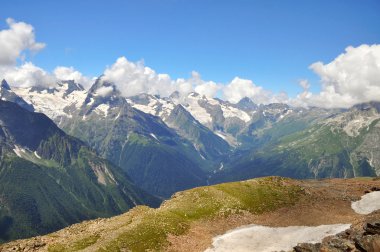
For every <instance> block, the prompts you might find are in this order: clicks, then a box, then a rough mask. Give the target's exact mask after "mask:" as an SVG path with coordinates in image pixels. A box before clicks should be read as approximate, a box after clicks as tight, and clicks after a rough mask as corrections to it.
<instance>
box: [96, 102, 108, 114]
mask: <svg viewBox="0 0 380 252" xmlns="http://www.w3.org/2000/svg"><path fill="white" fill-rule="evenodd" d="M109 108H110V105H108V104H100V105H99V106H97V107H96V109H95V112H96V113H98V114H99V113H100V114H103V115H104V117H107V115H108V110H109Z"/></svg>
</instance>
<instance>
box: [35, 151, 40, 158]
mask: <svg viewBox="0 0 380 252" xmlns="http://www.w3.org/2000/svg"><path fill="white" fill-rule="evenodd" d="M34 156H36V157H37V158H38V159H41V157H40V155H38V153H37V151H35V152H34Z"/></svg>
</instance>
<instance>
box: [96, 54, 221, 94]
mask: <svg viewBox="0 0 380 252" xmlns="http://www.w3.org/2000/svg"><path fill="white" fill-rule="evenodd" d="M103 80H105V81H108V82H112V83H114V84H115V85H116V86H117V88H118V89H119V90H120V91H121V93H122V94H123V95H124V96H133V95H136V94H140V93H148V94H158V95H161V96H169V95H170V94H172V93H173V92H174V91H178V92H180V93H181V94H188V93H190V92H192V91H194V90H195V91H196V92H199V93H200V94H203V95H207V96H211V97H212V96H214V95H215V94H216V92H217V91H218V90H219V89H220V85H218V84H216V83H215V82H212V81H204V80H202V79H201V76H200V75H199V73H197V72H192V75H191V77H190V78H189V79H176V80H173V79H171V77H170V76H169V75H168V74H158V73H156V72H155V71H154V70H153V69H151V68H149V67H146V66H144V64H143V62H136V63H134V62H130V61H128V60H127V59H126V58H125V57H120V58H118V59H117V60H116V62H115V63H114V64H113V65H112V66H110V67H108V68H106V70H105V71H104V76H103Z"/></svg>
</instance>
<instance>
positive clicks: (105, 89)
mask: <svg viewBox="0 0 380 252" xmlns="http://www.w3.org/2000/svg"><path fill="white" fill-rule="evenodd" d="M112 91H113V87H112V86H108V87H104V86H103V87H100V88H98V89H97V90H96V93H95V94H96V95H99V96H103V97H106V96H108V95H109V94H111V93H112Z"/></svg>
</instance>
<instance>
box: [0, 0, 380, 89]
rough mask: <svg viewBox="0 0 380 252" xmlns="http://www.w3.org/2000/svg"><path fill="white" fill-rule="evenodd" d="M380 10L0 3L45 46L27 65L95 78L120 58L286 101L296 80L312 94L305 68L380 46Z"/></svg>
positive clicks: (200, 3) (373, 5)
mask: <svg viewBox="0 0 380 252" xmlns="http://www.w3.org/2000/svg"><path fill="white" fill-rule="evenodd" d="M379 13H380V1H378V0H377V1H371V0H361V1H358V0H330V1H325V0H321V1H305V0H292V1H290V0H289V1H280V0H277V1H274V0H272V1H270V0H269V1H268V0H265V1H248V0H234V1H232V0H230V1H220V0H219V1H216V0H192V1H190V0H188V1H186V0H138V1H137V0H136V1H115V0H110V1H89V0H88V1H78V0H77V1H70V0H66V1H39V0H37V1H35V0H34V1H25V0H24V1H21V0H12V1H1V3H0V20H1V22H2V23H1V26H0V29H4V28H6V23H5V19H6V18H8V17H12V18H13V19H15V20H16V21H23V22H26V23H29V24H31V25H33V27H34V28H35V32H36V40H37V41H39V42H44V43H46V44H47V46H46V48H45V49H43V50H42V51H41V52H39V53H38V54H36V55H35V56H33V58H32V61H33V63H34V64H36V65H38V66H40V67H42V68H44V69H47V70H49V71H52V70H53V69H54V68H55V67H56V66H58V65H64V66H73V67H75V68H76V69H78V70H79V71H81V72H82V73H84V74H86V75H90V76H94V75H96V76H97V75H100V74H102V73H103V71H104V68H105V66H107V65H111V64H113V63H114V62H115V60H116V59H117V58H118V57H120V56H125V57H126V58H127V59H128V60H131V61H138V60H141V59H143V60H144V61H145V64H146V65H147V66H149V67H151V68H152V69H154V70H156V71H157V72H159V73H168V74H169V75H170V76H171V77H172V78H178V77H184V78H187V77H189V75H190V73H191V71H192V70H195V71H198V72H199V73H200V74H201V75H202V78H203V79H205V80H213V81H216V82H223V83H227V82H229V81H231V80H232V79H233V78H234V77H235V76H239V77H241V78H246V79H251V80H253V81H254V82H255V83H256V84H257V85H260V86H263V87H264V88H266V89H269V90H272V91H274V92H278V91H281V90H284V91H287V92H288V93H289V95H291V96H292V95H295V94H296V93H298V92H299V91H300V90H301V88H300V87H299V86H298V84H297V83H298V81H299V80H300V79H304V78H306V79H309V80H310V82H311V83H312V90H317V89H318V86H319V85H318V76H316V75H315V74H314V73H313V72H312V71H311V70H309V69H308V66H309V65H310V64H312V63H314V62H316V61H322V62H324V63H328V62H330V61H332V60H333V59H334V58H336V57H337V56H338V55H339V54H341V53H343V52H344V49H345V48H346V47H347V46H359V45H361V44H376V43H379V42H380V17H379Z"/></svg>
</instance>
